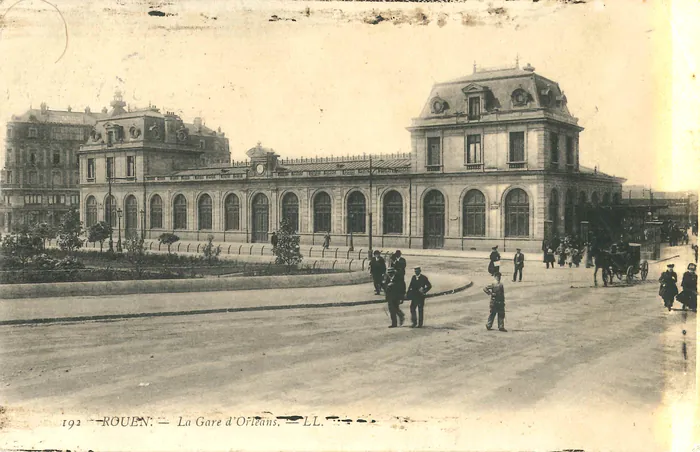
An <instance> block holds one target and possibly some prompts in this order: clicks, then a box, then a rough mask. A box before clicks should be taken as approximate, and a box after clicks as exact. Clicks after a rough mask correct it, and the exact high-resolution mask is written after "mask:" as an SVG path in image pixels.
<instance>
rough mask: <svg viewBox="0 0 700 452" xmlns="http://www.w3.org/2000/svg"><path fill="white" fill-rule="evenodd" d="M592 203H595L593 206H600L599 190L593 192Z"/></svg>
mask: <svg viewBox="0 0 700 452" xmlns="http://www.w3.org/2000/svg"><path fill="white" fill-rule="evenodd" d="M591 204H593V207H598V204H600V200H599V199H598V193H597V192H593V194H592V195H591Z"/></svg>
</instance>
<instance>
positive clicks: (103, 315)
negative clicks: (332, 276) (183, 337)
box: [0, 274, 471, 325]
mask: <svg viewBox="0 0 700 452" xmlns="http://www.w3.org/2000/svg"><path fill="white" fill-rule="evenodd" d="M430 278H431V282H432V284H433V289H432V291H431V293H430V294H429V295H430V296H438V295H440V294H449V293H454V292H458V291H460V290H464V289H465V288H467V287H469V286H471V281H469V280H467V279H465V278H464V277H461V276H455V275H449V274H432V275H431V276H430ZM406 279H407V281H406V282H407V284H408V282H409V281H410V276H409V275H407V278H406ZM382 302H384V296H383V295H374V288H373V286H372V283H371V280H370V278H369V275H367V283H365V284H359V285H352V286H333V287H325V288H306V289H264V290H241V291H228V292H206V294H204V293H200V292H189V293H159V294H134V295H112V296H110V295H105V296H100V297H64V298H32V299H26V298H25V299H12V300H0V325H21V324H36V323H52V322H67V321H86V320H114V319H124V318H138V317H158V316H177V315H195V314H215V313H224V312H245V311H262V310H276V309H300V308H323V307H341V306H358V305H364V304H374V303H382Z"/></svg>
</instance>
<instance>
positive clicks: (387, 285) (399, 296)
mask: <svg viewBox="0 0 700 452" xmlns="http://www.w3.org/2000/svg"><path fill="white" fill-rule="evenodd" d="M405 288H406V285H405V284H404V283H403V281H401V280H400V279H399V278H398V277H397V276H396V270H395V269H394V268H390V269H388V270H387V272H386V277H385V279H384V294H385V295H386V302H387V305H388V306H389V316H390V317H391V325H389V328H396V327H397V324H396V321H397V318H398V322H399V324H398V326H401V325H403V320H404V318H405V316H404V313H403V311H401V308H400V306H399V305H400V304H401V303H402V302H403V296H404V294H405V293H406V292H405V290H404V289H405Z"/></svg>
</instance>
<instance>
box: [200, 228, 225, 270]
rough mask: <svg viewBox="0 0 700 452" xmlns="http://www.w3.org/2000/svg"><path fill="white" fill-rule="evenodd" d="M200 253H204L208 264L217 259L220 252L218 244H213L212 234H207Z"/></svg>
mask: <svg viewBox="0 0 700 452" xmlns="http://www.w3.org/2000/svg"><path fill="white" fill-rule="evenodd" d="M202 254H203V255H204V259H205V260H206V261H207V264H208V265H211V264H212V262H216V261H218V260H219V254H221V247H220V246H216V247H215V246H214V236H213V235H211V234H210V235H209V236H207V244H206V245H204V248H203V249H202Z"/></svg>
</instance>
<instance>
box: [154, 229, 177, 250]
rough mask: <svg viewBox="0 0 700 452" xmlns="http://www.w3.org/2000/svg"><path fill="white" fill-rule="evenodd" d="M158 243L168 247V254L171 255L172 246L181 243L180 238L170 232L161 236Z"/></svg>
mask: <svg viewBox="0 0 700 452" xmlns="http://www.w3.org/2000/svg"><path fill="white" fill-rule="evenodd" d="M158 241H159V242H160V244H161V245H167V246H168V254H170V246H171V245H172V244H173V243H175V242H178V241H180V237H178V236H176V235H175V234H173V233H170V232H164V233H162V234H161V235H160V237H158Z"/></svg>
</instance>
